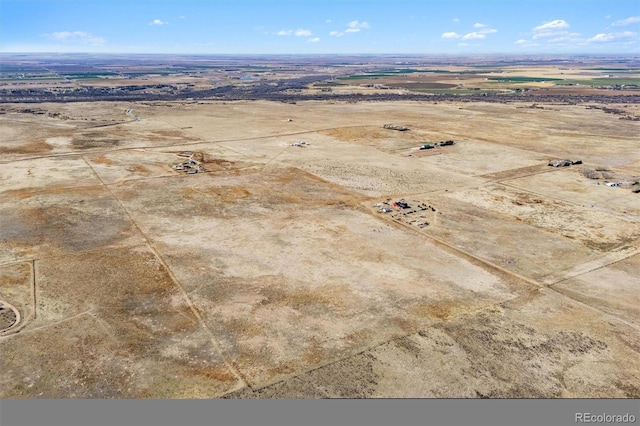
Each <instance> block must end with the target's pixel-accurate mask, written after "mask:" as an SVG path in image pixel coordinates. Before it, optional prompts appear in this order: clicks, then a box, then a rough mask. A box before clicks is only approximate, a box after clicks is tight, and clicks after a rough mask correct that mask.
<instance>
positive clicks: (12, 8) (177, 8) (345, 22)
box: [0, 0, 640, 54]
mask: <svg viewBox="0 0 640 426" xmlns="http://www.w3.org/2000/svg"><path fill="white" fill-rule="evenodd" d="M0 52H112V53H221V54H234V53H291V54H300V53H345V54H346V53H412V54H467V53H515V54H519V53H522V54H526V53H623V54H628V53H633V54H640V1H638V0H615V1H613V0H552V1H550V0H508V1H507V0H483V1H480V0H446V1H445V0H421V1H418V0H411V1H409V0H395V1H391V0H340V1H335V0H329V1H318V0H315V1H314V0H310V1H306V0H288V1H286V0H279V1H275V0H274V1H271V0H262V1H260V0H218V1H205V0H126V1H125V0H110V1H108V0H82V1H78V0H0Z"/></svg>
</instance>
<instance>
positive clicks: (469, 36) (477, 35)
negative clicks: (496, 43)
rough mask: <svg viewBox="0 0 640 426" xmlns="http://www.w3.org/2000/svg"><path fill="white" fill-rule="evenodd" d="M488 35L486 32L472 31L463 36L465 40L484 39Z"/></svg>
mask: <svg viewBox="0 0 640 426" xmlns="http://www.w3.org/2000/svg"><path fill="white" fill-rule="evenodd" d="M485 37H486V35H484V34H480V33H477V32H472V33H469V34H465V35H464V37H462V39H463V40H482V39H483V38H485Z"/></svg>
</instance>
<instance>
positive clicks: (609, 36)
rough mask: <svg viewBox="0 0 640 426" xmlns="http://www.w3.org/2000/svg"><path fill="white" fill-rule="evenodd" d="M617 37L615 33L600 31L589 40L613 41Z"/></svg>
mask: <svg viewBox="0 0 640 426" xmlns="http://www.w3.org/2000/svg"><path fill="white" fill-rule="evenodd" d="M614 38H615V37H614V36H613V34H604V33H600V34H596V35H595V36H593V37H591V38H590V39H589V40H588V41H590V42H591V41H596V42H601V41H611V40H613V39H614Z"/></svg>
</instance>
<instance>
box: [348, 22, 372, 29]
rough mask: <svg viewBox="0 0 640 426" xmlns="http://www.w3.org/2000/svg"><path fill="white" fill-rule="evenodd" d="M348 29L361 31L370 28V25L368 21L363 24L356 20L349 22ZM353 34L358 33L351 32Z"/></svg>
mask: <svg viewBox="0 0 640 426" xmlns="http://www.w3.org/2000/svg"><path fill="white" fill-rule="evenodd" d="M347 27H348V28H349V29H354V30H355V29H361V28H369V23H368V22H366V21H362V22H360V21H358V20H355V21H351V22H349V23H348V24H347ZM351 32H357V31H351Z"/></svg>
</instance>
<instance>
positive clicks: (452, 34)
mask: <svg viewBox="0 0 640 426" xmlns="http://www.w3.org/2000/svg"><path fill="white" fill-rule="evenodd" d="M440 37H442V38H460V37H462V36H461V35H460V34H458V33H456V32H453V31H450V32H448V33H442V35H441V36H440Z"/></svg>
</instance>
